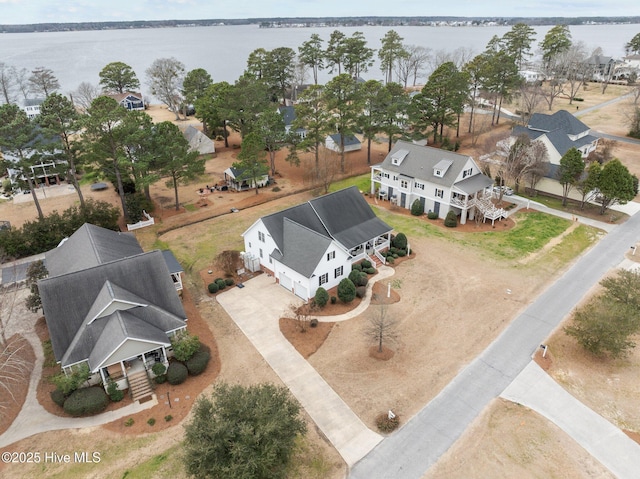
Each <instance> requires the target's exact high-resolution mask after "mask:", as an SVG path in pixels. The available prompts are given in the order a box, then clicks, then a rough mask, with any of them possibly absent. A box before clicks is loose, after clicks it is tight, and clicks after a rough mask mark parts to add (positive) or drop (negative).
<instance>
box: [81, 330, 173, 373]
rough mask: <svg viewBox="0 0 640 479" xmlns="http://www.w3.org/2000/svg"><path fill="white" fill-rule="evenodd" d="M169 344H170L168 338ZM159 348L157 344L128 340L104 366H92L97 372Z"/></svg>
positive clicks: (114, 352)
mask: <svg viewBox="0 0 640 479" xmlns="http://www.w3.org/2000/svg"><path fill="white" fill-rule="evenodd" d="M167 343H169V339H168V338H167ZM159 347H160V345H159V344H157V343H151V342H148V341H138V340H135V339H127V340H125V341H124V342H123V343H122V344H121V345H120V346H118V347H117V348H116V349H115V350H114V351H113V352H112V353H111V355H110V356H109V357H108V358H107V359H106V360H105V361H104V362H103V363H102V364H92V367H93V369H94V371H95V370H97V369H99V368H103V367H105V366H108V365H110V364H114V363H118V362H120V361H124V360H126V359H129V358H133V357H137V356H140V355H142V354H144V353H146V352H149V351H153V350H154V349H158V348H159Z"/></svg>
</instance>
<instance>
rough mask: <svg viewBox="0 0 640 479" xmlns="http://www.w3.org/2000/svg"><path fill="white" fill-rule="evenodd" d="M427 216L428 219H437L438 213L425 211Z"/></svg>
mask: <svg viewBox="0 0 640 479" xmlns="http://www.w3.org/2000/svg"><path fill="white" fill-rule="evenodd" d="M427 218H429V219H430V220H437V219H438V213H436V212H435V211H429V212H428V213H427Z"/></svg>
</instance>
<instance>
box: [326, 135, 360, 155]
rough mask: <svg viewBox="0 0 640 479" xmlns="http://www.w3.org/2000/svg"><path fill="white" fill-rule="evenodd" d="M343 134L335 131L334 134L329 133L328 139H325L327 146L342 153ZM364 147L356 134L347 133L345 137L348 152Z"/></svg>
mask: <svg viewBox="0 0 640 479" xmlns="http://www.w3.org/2000/svg"><path fill="white" fill-rule="evenodd" d="M341 137H342V134H340V133H335V134H333V135H329V136H327V138H326V140H325V146H326V147H327V148H328V149H330V150H332V151H335V152H337V153H341V152H342V151H341V148H342V146H341V142H342V139H341ZM361 149H362V143H361V142H360V140H358V138H356V137H355V136H354V135H347V136H345V137H344V152H345V153H348V152H350V151H358V150H361Z"/></svg>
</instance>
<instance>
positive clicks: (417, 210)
mask: <svg viewBox="0 0 640 479" xmlns="http://www.w3.org/2000/svg"><path fill="white" fill-rule="evenodd" d="M423 213H424V206H423V205H422V202H421V201H420V200H415V201H414V202H413V203H411V214H412V215H413V216H420V215H422V214H423Z"/></svg>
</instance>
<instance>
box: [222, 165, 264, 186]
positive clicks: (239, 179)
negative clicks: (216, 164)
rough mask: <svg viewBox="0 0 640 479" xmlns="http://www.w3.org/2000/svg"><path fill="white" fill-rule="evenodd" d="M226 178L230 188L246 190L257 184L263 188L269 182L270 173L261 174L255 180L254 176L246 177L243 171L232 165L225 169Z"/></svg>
mask: <svg viewBox="0 0 640 479" xmlns="http://www.w3.org/2000/svg"><path fill="white" fill-rule="evenodd" d="M224 180H225V181H226V183H227V186H228V187H229V189H230V190H235V191H244V190H249V189H251V188H255V187H256V184H257V185H258V188H262V187H264V186H267V185H268V184H269V175H268V174H267V173H265V174H264V175H262V176H260V178H258V179H257V181H254V180H253V179H252V178H244V177H243V175H242V171H240V170H239V169H237V168H234V167H233V166H230V167H229V168H227V169H226V170H224Z"/></svg>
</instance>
